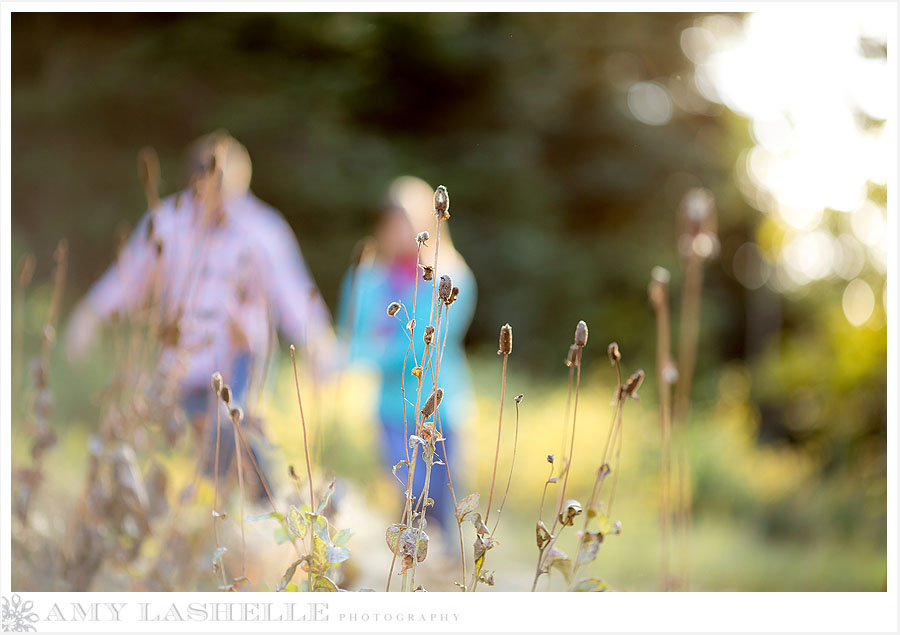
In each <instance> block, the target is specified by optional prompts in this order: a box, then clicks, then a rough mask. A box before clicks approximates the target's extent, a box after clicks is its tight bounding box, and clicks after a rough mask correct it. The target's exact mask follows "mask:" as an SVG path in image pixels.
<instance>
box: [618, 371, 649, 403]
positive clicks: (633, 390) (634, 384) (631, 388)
mask: <svg viewBox="0 0 900 635" xmlns="http://www.w3.org/2000/svg"><path fill="white" fill-rule="evenodd" d="M643 381H644V371H642V370H636V371H634V374H632V375H631V377H629V378H628V381H626V382H625V385H624V386H622V390H623V392H624V393H625V396H626V397H634V398H635V399H637V398H638V395H637V390H638V388H640V387H641V384H642V383H643Z"/></svg>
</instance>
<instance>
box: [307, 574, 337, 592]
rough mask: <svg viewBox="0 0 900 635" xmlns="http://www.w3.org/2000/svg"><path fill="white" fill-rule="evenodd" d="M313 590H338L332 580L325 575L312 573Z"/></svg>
mask: <svg viewBox="0 0 900 635" xmlns="http://www.w3.org/2000/svg"><path fill="white" fill-rule="evenodd" d="M313 591H316V592H321V591H324V592H329V593H335V592H337V591H340V589H339V588H338V586H337V585H336V584H335V583H334V580H332V579H331V578H329V577H328V576H326V575H316V574H313Z"/></svg>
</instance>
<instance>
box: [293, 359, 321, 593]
mask: <svg viewBox="0 0 900 635" xmlns="http://www.w3.org/2000/svg"><path fill="white" fill-rule="evenodd" d="M295 353H296V350H295V348H294V345H293V344H291V365H292V366H293V367H294V387H295V388H296V390H297V405H298V406H299V407H300V424H301V426H302V428H303V451H304V453H305V454H306V477H307V479H308V482H309V510H310V512H312V513H314V512H315V509H316V502H315V496H314V495H313V480H312V465H311V464H310V460H309V438H308V435H307V432H306V418H305V417H304V416H303V400H302V399H301V398H300V378H299V376H298V374H297V358H296V354H295ZM312 552H313V532H312V531H310V532H309V553H310V555H312ZM306 569H307V574H308V575H307V591H312V588H313V578H312V567H311V566H308V565H307V567H306Z"/></svg>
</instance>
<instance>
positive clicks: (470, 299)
mask: <svg viewBox="0 0 900 635" xmlns="http://www.w3.org/2000/svg"><path fill="white" fill-rule="evenodd" d="M411 265H412V263H409V265H407V263H403V265H402V266H400V267H389V266H386V265H384V264H381V263H374V264H369V265H362V266H360V267H359V269H358V270H357V273H356V277H355V280H353V275H352V273H353V272H352V270H350V271H348V272H347V274H346V275H345V276H344V280H343V283H342V285H341V301H340V308H339V311H338V315H339V322H338V324H339V325H340V328H341V333H342V338H341V339H342V340H343V342H344V344H345V345H347V346H349V350H348V360H349V361H351V362H362V363H364V364H366V365H369V366H372V367H375V368H376V369H377V370H378V371H380V375H381V386H380V389H379V400H378V417H379V419H380V420H381V422H382V425H387V426H400V427H402V426H403V398H402V395H401V392H400V378H401V375H402V374H403V361H404V358H405V357H406V354H407V349H408V348H409V334H408V332H407V330H406V323H407V313H406V312H404V311H403V309H401V310H400V312H399V313H397V315H396V316H394V317H390V316H388V314H387V307H388V305H389V304H390V303H391V302H393V301H395V300H396V301H400V302H402V303H403V304H404V305H405V306H406V311H407V312H408V314H409V317H412V315H413V307H412V301H413V284H414V280H413V277H412V267H411ZM438 269H439V274H441V275H443V274H449V275H450V277H451V278H452V279H453V284H454V286H458V287H459V288H460V293H459V297H458V299H457V300H456V302H454V303H453V304H452V305H451V307H450V309H449V331H448V333H447V336H446V347H445V348H444V343H443V339H444V329H445V328H446V321H444V322H442V324H441V340H442V341H441V347H442V348H444V353H443V358H442V360H441V368H440V373H439V375H438V383H439V386H440V387H441V388H443V390H444V398H443V400H442V401H441V405H440V409H439V413H440V418H441V425H442V426H443V427H444V428H445V429H446V428H453V427H455V426H457V425H459V424H460V422H461V421H462V420H463V419H464V418H465V417H466V416H467V413H468V412H469V411H471V410H472V409H473V406H474V404H473V398H474V396H473V392H472V381H471V377H470V374H469V368H468V364H467V363H466V356H465V351H464V349H463V340H464V338H465V335H466V331H467V330H468V329H469V324H470V323H471V321H472V315H473V314H474V312H475V302H476V293H477V290H476V286H475V277H474V276H473V275H472V272H471V271H470V270H469V268H468V267H467V266H466V265H465V263H463V262H462V261H459V262H458V263H457V264H450V265H441V263H440V261H439V262H438ZM418 275H419V282H418V284H419V287H418V296H417V302H416V309H415V316H416V328H415V332H414V347H415V352H416V355H417V359H418V360H419V361H421V359H422V353H423V351H424V350H425V343H424V341H423V339H422V334H423V333H424V331H425V327H426V326H427V325H428V318H429V313H430V311H431V299H432V282H431V281H427V282H426V281H423V280H422V279H421V272H419V274H418ZM351 287H352V292H353V298H352V302H351ZM351 311H352V314H353V315H352V316H351V315H350V312H351ZM437 313H438V309H437V307H435V320H436V319H437ZM447 314H448V312H447V311H446V310H445V315H447ZM436 361H437V360H436V358H435V362H436ZM413 366H415V363H414V362H413V357H412V352H410V355H409V359H408V360H407V363H406V384H405V388H406V399H407V401H408V402H411V403H407V404H406V416H407V424H408V425H409V426H410V428H411V429H412V426H413V425H414V424H413V422H414V421H415V416H414V415H415V403H416V385H417V379H416V377H415V376H413V375H412V373H411V370H412V368H413ZM432 386H433V384H432V378H431V373H430V371H429V370H428V369H425V372H424V373H423V384H422V400H421V403H422V404H424V403H425V400H426V399H427V398H428V395H429V394H431V390H432ZM420 407H421V406H420ZM410 434H412V432H410Z"/></svg>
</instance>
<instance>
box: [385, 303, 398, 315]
mask: <svg viewBox="0 0 900 635" xmlns="http://www.w3.org/2000/svg"><path fill="white" fill-rule="evenodd" d="M399 310H400V303H399V302H391V303H390V304H389V305H388V308H387V314H388V315H390V316H391V317H394V316H395V315H397V312H398V311H399Z"/></svg>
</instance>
